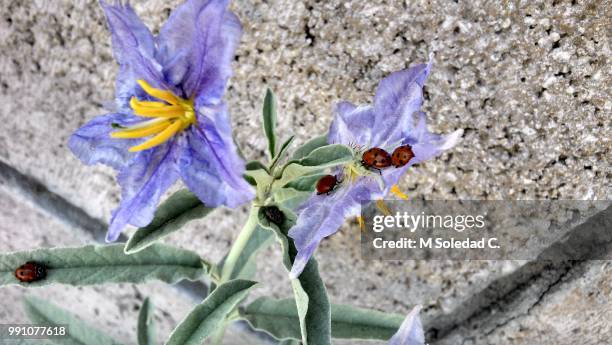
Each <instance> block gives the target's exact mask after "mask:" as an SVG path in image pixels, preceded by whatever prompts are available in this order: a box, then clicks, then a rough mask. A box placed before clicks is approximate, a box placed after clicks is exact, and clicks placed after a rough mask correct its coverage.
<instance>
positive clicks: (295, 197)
mask: <svg viewBox="0 0 612 345" xmlns="http://www.w3.org/2000/svg"><path fill="white" fill-rule="evenodd" d="M273 195H274V201H275V202H276V203H278V204H280V205H282V206H283V207H286V208H288V209H295V208H297V207H299V206H300V205H302V204H303V203H304V202H305V201H306V200H308V198H310V196H311V195H312V192H302V191H298V190H295V189H293V188H278V189H275V190H274V193H273Z"/></svg>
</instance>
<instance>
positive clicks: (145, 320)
mask: <svg viewBox="0 0 612 345" xmlns="http://www.w3.org/2000/svg"><path fill="white" fill-rule="evenodd" d="M154 309H155V308H154V307H153V302H151V300H150V299H149V297H147V298H145V300H144V302H142V306H140V312H139V313H138V326H137V330H136V331H137V335H138V345H155V320H154V319H153V316H154V315H153V313H154Z"/></svg>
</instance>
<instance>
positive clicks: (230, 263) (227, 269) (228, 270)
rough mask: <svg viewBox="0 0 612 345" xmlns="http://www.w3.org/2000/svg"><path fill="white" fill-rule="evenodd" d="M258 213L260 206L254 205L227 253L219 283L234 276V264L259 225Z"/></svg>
mask: <svg viewBox="0 0 612 345" xmlns="http://www.w3.org/2000/svg"><path fill="white" fill-rule="evenodd" d="M258 213H259V207H257V206H252V207H251V212H250V213H249V219H248V220H247V222H246V224H244V227H243V228H242V230H240V234H238V238H236V241H235V242H234V244H233V245H232V248H231V249H230V251H229V254H228V255H227V259H225V263H224V264H223V269H222V270H221V281H220V282H219V284H223V283H225V282H227V281H228V280H229V279H230V277H231V276H232V272H233V271H234V266H236V262H237V261H238V258H239V257H240V253H242V251H243V250H244V247H245V246H246V245H247V242H248V241H249V239H250V238H251V236H252V235H253V231H255V228H256V227H257V222H258V216H257V215H258Z"/></svg>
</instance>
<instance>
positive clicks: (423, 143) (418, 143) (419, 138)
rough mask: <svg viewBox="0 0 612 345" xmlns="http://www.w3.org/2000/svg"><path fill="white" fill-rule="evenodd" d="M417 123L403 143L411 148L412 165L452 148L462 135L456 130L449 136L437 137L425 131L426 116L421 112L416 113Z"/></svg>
mask: <svg viewBox="0 0 612 345" xmlns="http://www.w3.org/2000/svg"><path fill="white" fill-rule="evenodd" d="M418 116H419V123H418V125H417V126H416V128H415V130H414V133H409V134H408V133H407V134H406V135H405V138H406V139H404V143H406V144H409V145H411V146H412V151H413V152H414V162H413V164H416V163H419V162H423V161H426V160H428V159H431V158H434V157H436V156H438V155H440V154H442V152H444V151H446V150H448V149H450V148H452V147H454V146H455V145H456V144H457V143H458V142H459V140H460V139H461V135H462V134H463V130H462V129H458V130H456V131H454V132H453V133H451V134H447V135H439V134H435V133H431V132H430V131H429V130H427V116H426V115H425V113H423V112H419V113H418Z"/></svg>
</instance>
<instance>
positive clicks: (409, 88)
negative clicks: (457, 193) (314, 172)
mask: <svg viewBox="0 0 612 345" xmlns="http://www.w3.org/2000/svg"><path fill="white" fill-rule="evenodd" d="M430 68H431V64H427V65H417V66H413V67H411V68H408V69H406V70H403V71H399V72H395V73H392V74H391V75H389V76H388V77H386V78H385V79H383V80H382V81H381V82H380V84H379V85H378V89H377V90H376V96H375V98H374V104H373V105H368V106H359V107H358V106H355V105H353V104H351V103H349V102H341V103H340V104H338V105H337V106H336V109H335V117H334V121H333V123H332V125H331V128H330V130H329V134H328V137H327V139H328V142H329V143H330V144H331V143H333V144H345V145H350V146H352V147H356V149H355V160H354V161H353V162H352V163H350V164H347V165H345V166H343V167H340V168H338V169H337V171H335V174H336V176H338V178H339V180H340V181H342V183H340V184H339V185H338V186H337V187H336V189H335V190H334V191H333V192H332V193H330V194H329V195H326V194H323V195H316V194H313V195H312V196H311V197H310V198H309V199H308V200H307V201H306V202H305V203H304V204H303V205H301V206H300V207H299V209H298V211H299V216H298V220H297V222H296V225H295V226H294V227H293V228H292V229H291V230H290V231H289V236H290V237H291V238H293V240H294V242H295V245H296V247H297V249H298V255H297V257H296V258H295V261H294V264H293V268H292V270H291V277H292V278H295V277H297V276H299V275H300V273H301V272H302V270H303V269H304V266H305V265H306V263H307V262H308V260H309V259H310V257H311V256H312V254H313V253H314V251H315V249H316V248H317V246H318V245H319V242H321V240H323V238H325V237H327V236H329V235H332V234H333V233H335V232H336V231H338V229H339V228H340V226H341V225H342V223H343V222H344V220H345V219H346V218H348V217H351V216H357V215H359V213H360V211H361V202H362V201H368V200H374V199H381V198H383V197H384V196H385V195H387V193H388V192H389V191H391V192H394V193H396V194H398V195H399V196H403V195H402V194H401V193H400V192H399V189H397V186H396V184H397V182H398V181H399V180H400V178H401V177H402V176H403V175H404V174H405V173H406V170H407V169H408V168H409V167H410V166H412V165H413V164H416V163H419V162H422V161H425V160H428V159H431V158H433V157H435V156H437V155H439V154H441V153H442V152H443V151H444V150H447V149H450V148H451V147H453V146H454V145H455V144H456V143H457V141H458V140H459V138H460V137H461V134H462V131H461V130H458V131H455V132H453V133H452V134H450V135H447V136H440V135H437V134H433V133H430V132H429V131H428V130H427V124H426V117H425V114H424V113H422V112H420V108H421V104H422V103H423V84H424V83H425V79H426V78H427V75H428V74H429V70H430ZM415 117H416V118H417V120H416V121H415ZM402 145H410V147H411V148H412V151H413V153H414V158H412V159H411V160H410V161H409V163H408V164H406V165H405V166H403V167H401V168H394V167H389V168H386V169H383V170H382V171H381V173H380V174H379V172H377V171H372V170H369V169H367V168H366V167H364V166H363V165H362V164H361V155H362V153H363V149H364V148H372V147H379V148H382V149H385V150H387V151H388V152H392V151H393V150H394V149H395V148H397V147H398V146H402Z"/></svg>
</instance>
